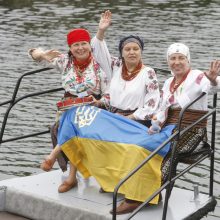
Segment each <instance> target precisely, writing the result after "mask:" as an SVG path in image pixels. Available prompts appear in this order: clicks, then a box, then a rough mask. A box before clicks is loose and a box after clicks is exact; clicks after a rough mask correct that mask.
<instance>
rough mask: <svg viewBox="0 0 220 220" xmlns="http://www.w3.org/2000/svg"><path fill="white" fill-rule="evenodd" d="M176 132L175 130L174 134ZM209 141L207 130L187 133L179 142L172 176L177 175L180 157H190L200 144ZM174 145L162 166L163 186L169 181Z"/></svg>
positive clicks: (194, 130) (200, 129) (193, 130)
mask: <svg viewBox="0 0 220 220" xmlns="http://www.w3.org/2000/svg"><path fill="white" fill-rule="evenodd" d="M175 131H176V129H174V131H173V133H174V132H175ZM206 139H207V131H206V128H192V129H190V130H189V131H187V132H186V133H185V134H184V135H183V136H182V137H181V138H180V140H179V142H178V144H177V146H176V149H177V150H176V154H175V157H174V161H173V165H174V166H173V170H172V175H176V167H177V164H178V162H179V158H180V156H184V154H186V155H188V154H190V153H192V152H193V151H194V150H195V149H196V148H197V146H198V145H199V143H200V142H201V141H203V140H206ZM173 144H174V143H172V144H171V150H170V152H169V153H168V154H167V155H166V157H165V158H164V160H163V162H162V165H161V172H162V176H161V178H162V184H163V183H165V182H166V181H167V179H168V174H169V169H170V165H171V151H172V146H173Z"/></svg>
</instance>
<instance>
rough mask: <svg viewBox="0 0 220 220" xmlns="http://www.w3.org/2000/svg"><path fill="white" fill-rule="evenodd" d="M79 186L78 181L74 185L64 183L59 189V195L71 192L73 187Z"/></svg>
mask: <svg viewBox="0 0 220 220" xmlns="http://www.w3.org/2000/svg"><path fill="white" fill-rule="evenodd" d="M76 185H77V181H76V182H73V183H71V184H70V183H68V182H67V181H64V182H63V183H62V184H61V185H60V186H59V187H58V192H59V193H64V192H67V191H69V190H71V189H72V188H73V187H75V186H76Z"/></svg>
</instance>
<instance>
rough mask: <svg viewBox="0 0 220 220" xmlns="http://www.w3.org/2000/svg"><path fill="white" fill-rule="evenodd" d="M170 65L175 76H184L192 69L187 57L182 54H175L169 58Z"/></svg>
mask: <svg viewBox="0 0 220 220" xmlns="http://www.w3.org/2000/svg"><path fill="white" fill-rule="evenodd" d="M168 65H169V67H170V70H171V71H172V72H173V74H174V75H175V76H183V75H185V74H186V73H187V72H188V71H189V69H190V63H189V61H188V59H187V57H186V56H185V55H183V54H181V53H174V54H172V55H170V56H169V58H168Z"/></svg>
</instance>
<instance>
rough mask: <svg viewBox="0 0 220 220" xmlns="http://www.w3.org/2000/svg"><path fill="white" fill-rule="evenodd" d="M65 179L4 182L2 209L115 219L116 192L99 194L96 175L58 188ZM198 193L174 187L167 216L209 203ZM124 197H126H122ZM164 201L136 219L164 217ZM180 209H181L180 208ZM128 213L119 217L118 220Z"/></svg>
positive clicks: (45, 219)
mask: <svg viewBox="0 0 220 220" xmlns="http://www.w3.org/2000/svg"><path fill="white" fill-rule="evenodd" d="M64 178H65V175H64V174H63V173H62V172H61V171H60V170H55V171H51V172H48V173H41V174H38V175H34V176H29V177H18V178H13V179H8V180H3V181H0V211H7V212H11V213H15V214H17V215H21V216H24V217H26V218H29V219H38V220H39V219H41V220H61V219H62V220H74V219H77V220H78V219H80V220H84V219H85V220H111V219H112V215H111V214H109V210H111V209H112V193H99V188H100V187H99V185H98V184H97V182H96V181H95V179H94V178H89V179H87V180H85V179H83V178H82V177H80V176H78V186H77V187H76V188H73V189H72V190H70V191H69V192H66V193H62V194H61V193H58V191H57V188H58V186H59V185H60V184H61V182H62V181H63V179H64ZM193 196H194V192H193V191H188V190H183V189H178V188H174V189H173V191H172V196H171V198H170V202H169V205H168V212H167V219H168V220H179V219H184V218H186V217H187V216H189V215H190V214H191V213H193V212H194V211H195V210H198V209H200V208H201V207H203V206H205V205H206V204H207V203H208V202H209V201H210V198H209V197H208V195H205V194H201V193H200V194H199V198H198V199H197V200H196V201H195V200H193ZM121 199H123V198H122V197H121V198H119V200H121ZM162 207H163V201H162V202H161V203H160V204H159V205H158V206H152V207H147V208H144V209H143V210H142V211H141V212H140V213H138V214H137V215H136V216H135V217H133V218H132V219H135V220H137V219H138V220H146V219H150V220H151V219H154V220H160V219H161V218H162ZM177 210H178V211H177ZM127 216H128V215H119V216H117V219H118V220H123V219H126V217H127Z"/></svg>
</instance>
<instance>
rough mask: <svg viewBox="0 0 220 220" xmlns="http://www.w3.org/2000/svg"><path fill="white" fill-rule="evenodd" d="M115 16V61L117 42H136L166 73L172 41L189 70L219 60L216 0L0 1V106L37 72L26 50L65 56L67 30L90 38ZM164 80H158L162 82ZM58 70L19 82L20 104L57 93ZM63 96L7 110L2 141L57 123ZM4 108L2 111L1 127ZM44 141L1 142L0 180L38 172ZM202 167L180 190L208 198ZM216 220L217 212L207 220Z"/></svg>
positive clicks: (110, 35) (219, 192) (218, 162)
mask: <svg viewBox="0 0 220 220" xmlns="http://www.w3.org/2000/svg"><path fill="white" fill-rule="evenodd" d="M106 9H109V10H111V12H112V13H113V22H112V26H111V27H110V28H109V30H108V32H107V34H106V41H107V43H108V46H109V49H110V51H111V53H112V54H114V55H116V56H117V55H118V51H117V45H118V41H119V39H120V38H121V37H122V36H125V35H129V34H138V35H140V36H141V37H142V38H143V39H144V42H145V49H144V51H143V60H144V63H145V64H149V65H150V66H152V67H157V68H164V69H167V64H166V49H167V47H168V46H169V45H170V44H171V43H173V42H177V41H179V42H183V43H186V44H187V45H188V46H189V47H190V51H191V62H192V67H193V68H198V69H201V70H206V69H208V68H209V64H210V61H211V60H213V59H216V58H219V56H220V50H219V48H220V28H219V26H220V19H219V17H220V2H219V1H218V0H215V1H214V0H213V1H208V0H203V1H201V0H198V1H189V0H185V1H177V0H156V1H150V0H148V1H147V0H145V1H144V0H136V1H131V0H119V1H114V0H109V1H97V0H93V1H91V0H76V1H70V0H62V1H59V0H50V1H49V0H43V1H40V0H37V1H34V0H23V1H20V0H7V1H6V0H0V21H1V22H0V82H1V83H0V100H1V101H0V102H4V101H6V100H8V99H10V98H11V96H12V92H13V89H14V86H15V84H16V81H17V79H18V77H20V76H21V75H22V74H23V73H25V72H27V71H30V70H35V69H38V68H39V66H38V64H37V63H34V62H32V61H31V59H30V58H29V57H28V55H27V51H28V49H29V48H32V47H38V46H40V47H42V48H45V49H49V48H54V49H58V50H60V51H62V52H65V51H67V50H68V48H67V45H66V38H65V36H66V33H67V32H68V31H69V30H70V29H72V28H78V27H85V28H87V29H88V30H89V31H90V32H91V34H92V35H94V34H95V33H96V30H97V25H98V21H99V17H100V14H101V12H103V11H104V10H106ZM166 77H168V76H166V75H162V74H159V75H158V78H159V80H160V81H161V82H163V81H164V79H165V78H166ZM60 86H61V85H60V75H59V73H57V72H56V71H50V72H47V73H41V74H36V75H32V76H28V77H26V78H25V79H24V80H23V81H22V85H21V90H19V93H18V97H20V96H22V95H25V94H27V93H33V92H37V91H41V90H45V89H48V88H56V87H60ZM60 96H61V93H59V94H56V95H55V94H50V95H47V96H41V97H38V98H37V97H35V98H28V99H26V100H23V101H21V102H19V103H18V104H17V105H16V106H15V108H14V109H13V110H12V111H11V113H10V115H9V119H8V124H7V126H6V130H5V135H4V137H3V139H6V138H10V137H14V136H20V135H25V134H29V133H31V132H37V131H42V129H43V130H45V129H47V127H48V126H49V125H51V124H52V123H53V121H54V118H55V112H56V101H57V100H58V99H59V97H60ZM5 111H6V107H0V114H1V117H0V122H2V118H3V115H4V112H5ZM219 113H220V112H219V107H218V116H217V132H216V147H217V149H216V154H215V156H216V159H215V182H214V194H215V195H216V197H217V199H218V203H219V202H220V173H219V170H220V127H219V126H220V125H219V123H218V122H219V120H220V116H219ZM50 147H51V143H50V137H49V134H46V135H43V136H42V137H34V138H28V139H26V140H25V141H24V140H19V141H16V142H15V141H14V142H10V143H4V144H2V145H1V146H0V180H2V179H6V178H12V177H17V176H27V175H32V174H36V173H40V172H41V170H40V169H39V165H40V162H41V161H42V159H43V158H44V156H45V155H46V154H47V153H48V152H49V151H50ZM208 164H209V161H208V160H207V161H205V162H203V163H202V164H200V165H199V166H198V167H197V168H194V169H193V170H191V172H190V173H189V174H187V175H185V176H184V177H183V178H181V181H178V182H177V186H178V187H192V182H193V181H196V182H198V181H199V185H200V186H199V188H200V190H201V191H203V192H207V187H208V177H209V172H208V169H209V167H208ZM219 217H220V211H219V207H218V208H217V210H216V211H215V213H212V214H210V215H209V217H208V219H218V218H219Z"/></svg>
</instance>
